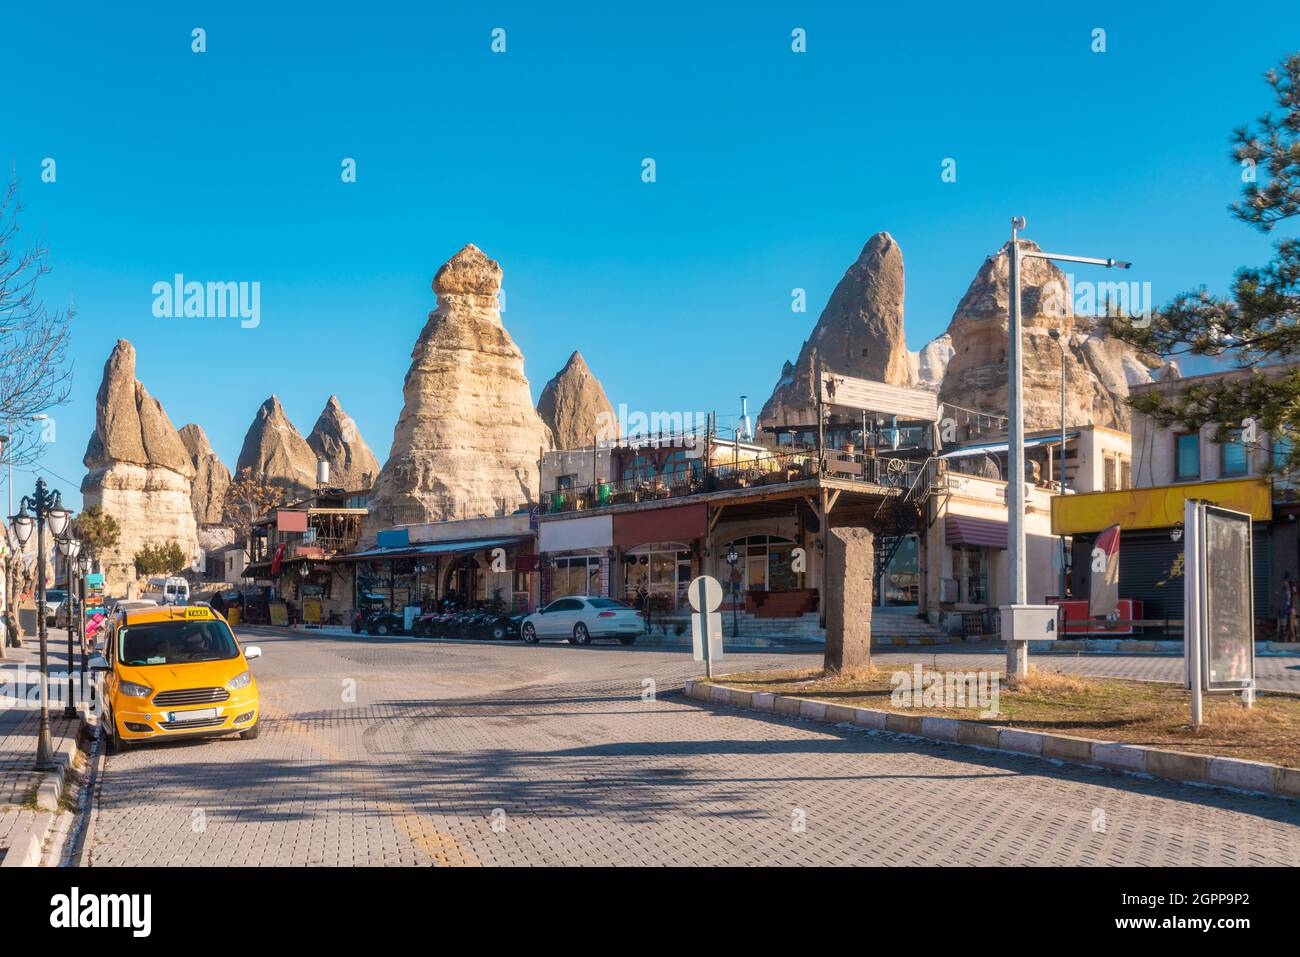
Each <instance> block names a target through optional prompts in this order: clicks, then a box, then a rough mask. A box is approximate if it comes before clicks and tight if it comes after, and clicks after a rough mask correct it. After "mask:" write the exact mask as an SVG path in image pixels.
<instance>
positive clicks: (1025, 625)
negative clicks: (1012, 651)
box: [998, 605, 1060, 641]
mask: <svg viewBox="0 0 1300 957" xmlns="http://www.w3.org/2000/svg"><path fill="white" fill-rule="evenodd" d="M1057 610H1058V609H1057V606H1056V605H999V606H998V611H999V612H1001V613H1002V640H1003V641H1055V640H1056V639H1057V638H1058V637H1060V631H1059V627H1058V625H1057V620H1056V616H1057Z"/></svg>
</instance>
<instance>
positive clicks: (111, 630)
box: [90, 605, 262, 754]
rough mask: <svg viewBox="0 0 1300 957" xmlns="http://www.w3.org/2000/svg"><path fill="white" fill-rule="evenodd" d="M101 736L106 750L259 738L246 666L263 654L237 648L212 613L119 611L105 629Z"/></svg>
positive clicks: (100, 663)
mask: <svg viewBox="0 0 1300 957" xmlns="http://www.w3.org/2000/svg"><path fill="white" fill-rule="evenodd" d="M104 633H105V635H104V638H105V640H104V642H103V645H104V652H105V653H104V654H102V655H96V656H95V657H94V658H92V659H91V661H90V667H91V668H92V669H93V670H94V671H100V672H104V681H103V686H102V689H103V690H102V695H103V697H102V703H103V708H104V710H103V713H102V714H101V716H100V720H99V727H100V733H101V734H105V735H107V737H108V742H107V743H108V748H107V750H108V752H109V753H110V754H116V753H118V752H120V751H122V750H123V749H125V748H126V747H128V746H130V745H133V744H136V743H140V742H144V741H156V740H160V739H165V738H179V737H195V736H197V737H206V736H212V735H231V734H238V735H239V736H240V737H242V738H256V737H257V736H258V735H259V734H260V733H261V728H260V726H259V723H258V722H259V717H260V712H261V703H260V701H259V699H258V691H257V682H256V681H255V680H254V679H253V673H252V671H251V670H250V669H249V667H248V663H249V662H250V661H252V660H254V659H256V658H259V657H261V654H262V651H261V649H260V648H257V647H256V646H253V645H249V646H248V647H246V648H241V647H240V646H239V642H238V641H237V640H236V639H235V636H234V633H233V632H232V631H231V630H230V626H229V625H228V624H226V623H225V622H224V621H223V620H222V619H221V618H220V617H219V616H217V615H216V614H215V613H214V612H213V611H212V610H211V609H210V608H177V607H175V606H169V607H162V606H156V605H155V606H153V607H147V606H146V607H143V608H130V609H124V608H121V607H120V606H119V610H118V611H117V612H115V613H114V614H113V617H112V618H111V619H110V620H109V621H108V622H106V623H105V626H104Z"/></svg>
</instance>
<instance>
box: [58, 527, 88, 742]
mask: <svg viewBox="0 0 1300 957" xmlns="http://www.w3.org/2000/svg"><path fill="white" fill-rule="evenodd" d="M80 552H81V542H79V541H77V540H76V539H75V538H73V537H72V535H71V531H69V534H68V537H67V538H65V539H64V540H63V541H61V542H59V553H60V554H61V555H62V556H63V563H64V565H66V566H67V569H68V590H67V592H66V595H67V597H66V598H64V599H63V603H64V605H65V607H66V610H67V615H68V700H67V702H66V703H65V704H64V705H63V716H64V717H65V718H75V717H76V716H77V704H76V691H75V689H74V685H73V682H74V677H73V672H74V669H73V667H72V665H73V660H74V659H73V654H72V651H73V649H72V619H73V615H75V614H77V591H76V580H75V579H74V578H73V574H74V572H75V566H76V564H77V555H78V554H80ZM56 624H57V622H56ZM82 657H83V658H84V657H85V656H84V655H83V656H82Z"/></svg>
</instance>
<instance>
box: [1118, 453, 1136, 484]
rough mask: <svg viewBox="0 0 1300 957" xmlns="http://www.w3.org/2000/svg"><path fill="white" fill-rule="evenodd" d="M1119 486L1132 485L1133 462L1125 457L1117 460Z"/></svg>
mask: <svg viewBox="0 0 1300 957" xmlns="http://www.w3.org/2000/svg"><path fill="white" fill-rule="evenodd" d="M1119 487H1120V488H1132V487H1133V463H1132V462H1130V461H1129V460H1128V459H1126V458H1121V459H1120V460H1119Z"/></svg>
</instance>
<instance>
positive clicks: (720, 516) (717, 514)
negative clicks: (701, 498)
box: [705, 505, 727, 535]
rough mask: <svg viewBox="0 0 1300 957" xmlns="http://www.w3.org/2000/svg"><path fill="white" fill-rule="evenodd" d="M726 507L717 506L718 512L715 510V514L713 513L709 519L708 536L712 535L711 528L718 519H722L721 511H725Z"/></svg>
mask: <svg viewBox="0 0 1300 957" xmlns="http://www.w3.org/2000/svg"><path fill="white" fill-rule="evenodd" d="M726 507H727V506H725V505H719V506H718V510H717V511H716V512H714V513H713V515H712V517H711V518H710V519H709V534H710V535H712V534H713V527H714V526H715V525H717V524H718V519H720V518H722V513H723V511H724V510H725V509H726ZM705 508H708V506H707V505H706V506H705Z"/></svg>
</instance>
